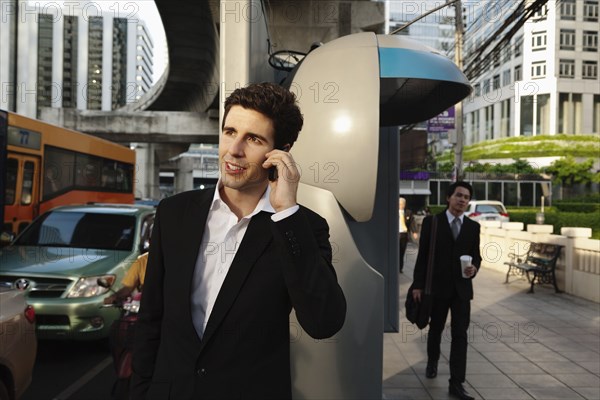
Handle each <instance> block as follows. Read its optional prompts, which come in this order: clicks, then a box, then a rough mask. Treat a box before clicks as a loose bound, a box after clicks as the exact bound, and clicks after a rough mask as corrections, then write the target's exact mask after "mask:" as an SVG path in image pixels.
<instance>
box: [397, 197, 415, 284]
mask: <svg viewBox="0 0 600 400" xmlns="http://www.w3.org/2000/svg"><path fill="white" fill-rule="evenodd" d="M411 222H412V213H411V212H410V210H407V209H406V199H405V198H404V197H400V199H399V201H398V235H399V237H400V240H399V241H400V268H399V270H400V272H402V270H403V269H404V255H405V254H406V245H407V244H408V235H409V232H410V224H411Z"/></svg>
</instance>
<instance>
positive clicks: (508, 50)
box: [502, 44, 512, 63]
mask: <svg viewBox="0 0 600 400" xmlns="http://www.w3.org/2000/svg"><path fill="white" fill-rule="evenodd" d="M511 57H512V47H511V46H510V44H509V45H507V46H504V49H503V54H502V61H503V62H505V63H507V62H509V61H510V58H511Z"/></svg>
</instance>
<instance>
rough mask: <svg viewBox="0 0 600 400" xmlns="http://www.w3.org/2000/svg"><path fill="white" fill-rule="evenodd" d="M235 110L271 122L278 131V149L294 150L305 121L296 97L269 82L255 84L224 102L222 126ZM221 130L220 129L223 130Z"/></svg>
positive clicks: (238, 90) (233, 94)
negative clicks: (240, 108)
mask: <svg viewBox="0 0 600 400" xmlns="http://www.w3.org/2000/svg"><path fill="white" fill-rule="evenodd" d="M233 106H242V107H244V108H247V109H250V110H254V111H258V112H259V113H261V114H263V115H264V116H266V117H267V118H269V119H270V120H271V121H273V127H274V129H275V148H281V147H282V146H284V145H286V144H289V145H290V146H292V145H293V144H294V142H295V141H296V139H298V133H299V132H300V130H301V129H302V125H303V123H304V119H303V118H302V113H301V112H300V108H299V107H298V104H297V102H296V95H294V93H292V92H290V91H289V90H287V89H286V88H284V87H282V86H279V85H276V84H274V83H270V82H263V83H252V84H250V85H248V86H246V87H244V88H239V89H236V90H234V91H233V93H231V95H229V97H227V99H226V100H225V112H224V113H223V126H224V124H225V119H226V118H227V114H228V113H229V110H230V109H231V107H233ZM223 126H221V129H223Z"/></svg>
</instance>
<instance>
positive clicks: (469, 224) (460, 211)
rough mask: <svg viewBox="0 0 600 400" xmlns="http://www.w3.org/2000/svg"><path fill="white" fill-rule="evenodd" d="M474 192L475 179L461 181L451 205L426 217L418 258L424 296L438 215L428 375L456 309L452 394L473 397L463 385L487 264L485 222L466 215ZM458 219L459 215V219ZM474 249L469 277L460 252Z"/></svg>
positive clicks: (433, 372) (450, 195)
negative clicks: (482, 236) (476, 289)
mask: <svg viewBox="0 0 600 400" xmlns="http://www.w3.org/2000/svg"><path fill="white" fill-rule="evenodd" d="M472 194H473V189H472V188H471V185H469V184H468V183H465V182H456V183H453V184H452V185H450V187H449V188H448V191H447V193H446V201H447V203H448V207H447V209H446V210H445V211H444V212H442V213H440V214H437V215H434V216H431V217H427V218H425V220H424V221H423V227H422V231H421V240H420V242H419V254H418V256H417V262H416V264H415V273H414V288H416V289H419V290H413V297H414V298H415V300H417V301H420V299H421V293H422V290H423V289H424V288H425V280H426V274H427V259H428V253H429V242H430V240H431V221H432V218H436V219H437V235H436V243H435V256H434V264H433V283H432V293H433V309H432V312H431V322H430V324H429V333H428V336H427V358H428V360H427V368H426V372H425V374H426V376H427V378H435V377H436V376H437V366H438V360H439V358H440V342H441V339H442V331H443V330H444V325H445V324H446V318H447V317H448V310H450V312H451V314H452V317H451V324H450V327H451V334H452V344H451V346H450V385H449V392H450V394H451V395H453V396H456V397H458V398H460V399H472V398H473V397H471V396H470V395H469V394H468V393H467V392H466V391H465V389H464V388H463V385H462V384H463V382H464V381H465V373H466V368H467V344H468V343H467V330H468V328H469V322H470V315H471V299H472V298H473V285H472V279H473V277H474V276H475V275H476V274H477V271H478V270H479V266H480V265H481V255H480V253H479V224H478V223H477V222H475V221H472V220H471V219H469V218H468V217H466V216H465V215H464V212H465V210H466V208H467V205H468V204H469V200H470V199H471V196H472ZM455 219H456V221H455ZM462 255H470V256H471V257H472V258H473V260H472V262H471V266H469V267H468V268H467V270H466V274H467V275H468V276H469V278H463V277H462V273H461V264H460V256H462Z"/></svg>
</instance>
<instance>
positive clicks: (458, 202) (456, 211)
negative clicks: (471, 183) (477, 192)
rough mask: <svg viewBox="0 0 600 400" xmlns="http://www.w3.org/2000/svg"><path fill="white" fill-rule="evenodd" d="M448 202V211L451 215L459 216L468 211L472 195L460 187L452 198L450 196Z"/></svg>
mask: <svg viewBox="0 0 600 400" xmlns="http://www.w3.org/2000/svg"><path fill="white" fill-rule="evenodd" d="M446 200H447V201H448V210H449V211H450V213H451V214H453V215H457V216H458V215H460V214H462V213H464V212H465V210H466V209H467V206H468V205H469V200H471V195H470V194H469V190H468V189H467V188H464V187H462V186H458V187H457V188H456V189H455V190H454V193H452V196H449V197H448V198H446Z"/></svg>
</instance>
